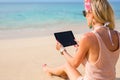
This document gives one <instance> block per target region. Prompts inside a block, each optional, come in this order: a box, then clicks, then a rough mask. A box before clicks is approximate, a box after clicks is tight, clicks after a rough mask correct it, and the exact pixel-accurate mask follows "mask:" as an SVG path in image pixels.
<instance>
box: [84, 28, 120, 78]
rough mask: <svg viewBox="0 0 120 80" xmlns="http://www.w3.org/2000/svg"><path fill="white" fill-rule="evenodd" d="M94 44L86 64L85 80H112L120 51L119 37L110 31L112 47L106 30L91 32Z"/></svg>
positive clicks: (116, 33)
mask: <svg viewBox="0 0 120 80" xmlns="http://www.w3.org/2000/svg"><path fill="white" fill-rule="evenodd" d="M93 35H94V36H93V38H96V39H94V40H95V41H94V43H93V45H91V46H92V48H91V49H93V50H91V51H90V52H89V55H88V61H87V62H86V66H85V67H86V76H85V80H87V79H89V80H114V79H115V65H116V62H117V60H118V57H119V51H120V38H119V37H120V35H119V33H118V32H116V31H113V30H111V37H112V41H113V44H114V46H113V45H112V43H111V41H110V38H109V35H108V32H107V30H106V28H101V29H99V30H94V31H93Z"/></svg>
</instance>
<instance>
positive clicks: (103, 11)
mask: <svg viewBox="0 0 120 80" xmlns="http://www.w3.org/2000/svg"><path fill="white" fill-rule="evenodd" d="M91 7H92V12H93V15H94V19H95V20H96V21H97V22H99V23H102V24H103V25H104V24H105V23H106V22H109V23H110V24H109V25H108V27H109V28H110V29H114V28H115V21H114V12H113V9H112V7H111V6H110V4H109V2H108V1H107V0H91Z"/></svg>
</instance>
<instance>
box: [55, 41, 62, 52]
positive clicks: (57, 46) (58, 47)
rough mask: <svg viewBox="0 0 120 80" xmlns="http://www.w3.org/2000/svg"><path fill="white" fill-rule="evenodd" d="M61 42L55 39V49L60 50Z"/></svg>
mask: <svg viewBox="0 0 120 80" xmlns="http://www.w3.org/2000/svg"><path fill="white" fill-rule="evenodd" d="M62 47H63V46H62V44H60V42H58V41H57V44H56V50H58V51H59V50H60V49H61V48H62Z"/></svg>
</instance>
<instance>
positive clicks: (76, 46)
mask: <svg viewBox="0 0 120 80" xmlns="http://www.w3.org/2000/svg"><path fill="white" fill-rule="evenodd" d="M74 41H75V42H76V43H77V44H76V45H74V47H75V48H76V51H77V50H78V47H79V41H77V40H76V39H75V40H74Z"/></svg>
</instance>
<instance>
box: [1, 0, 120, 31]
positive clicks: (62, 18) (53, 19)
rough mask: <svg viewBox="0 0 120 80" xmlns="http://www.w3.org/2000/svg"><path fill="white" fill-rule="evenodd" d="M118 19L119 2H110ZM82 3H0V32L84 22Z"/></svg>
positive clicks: (119, 15) (44, 28)
mask: <svg viewBox="0 0 120 80" xmlns="http://www.w3.org/2000/svg"><path fill="white" fill-rule="evenodd" d="M110 3H111V5H112V7H113V9H114V12H115V19H116V20H120V7H119V5H120V2H114V1H113V2H110ZM83 10H84V3H83V2H79V3H54V2H53V3H0V32H1V31H2V32H3V31H6V30H7V31H8V30H9V31H10V30H23V29H39V30H49V29H55V28H60V27H63V28H64V26H67V27H68V28H69V26H68V25H72V24H84V23H86V19H85V17H83V14H82V11H83Z"/></svg>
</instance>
